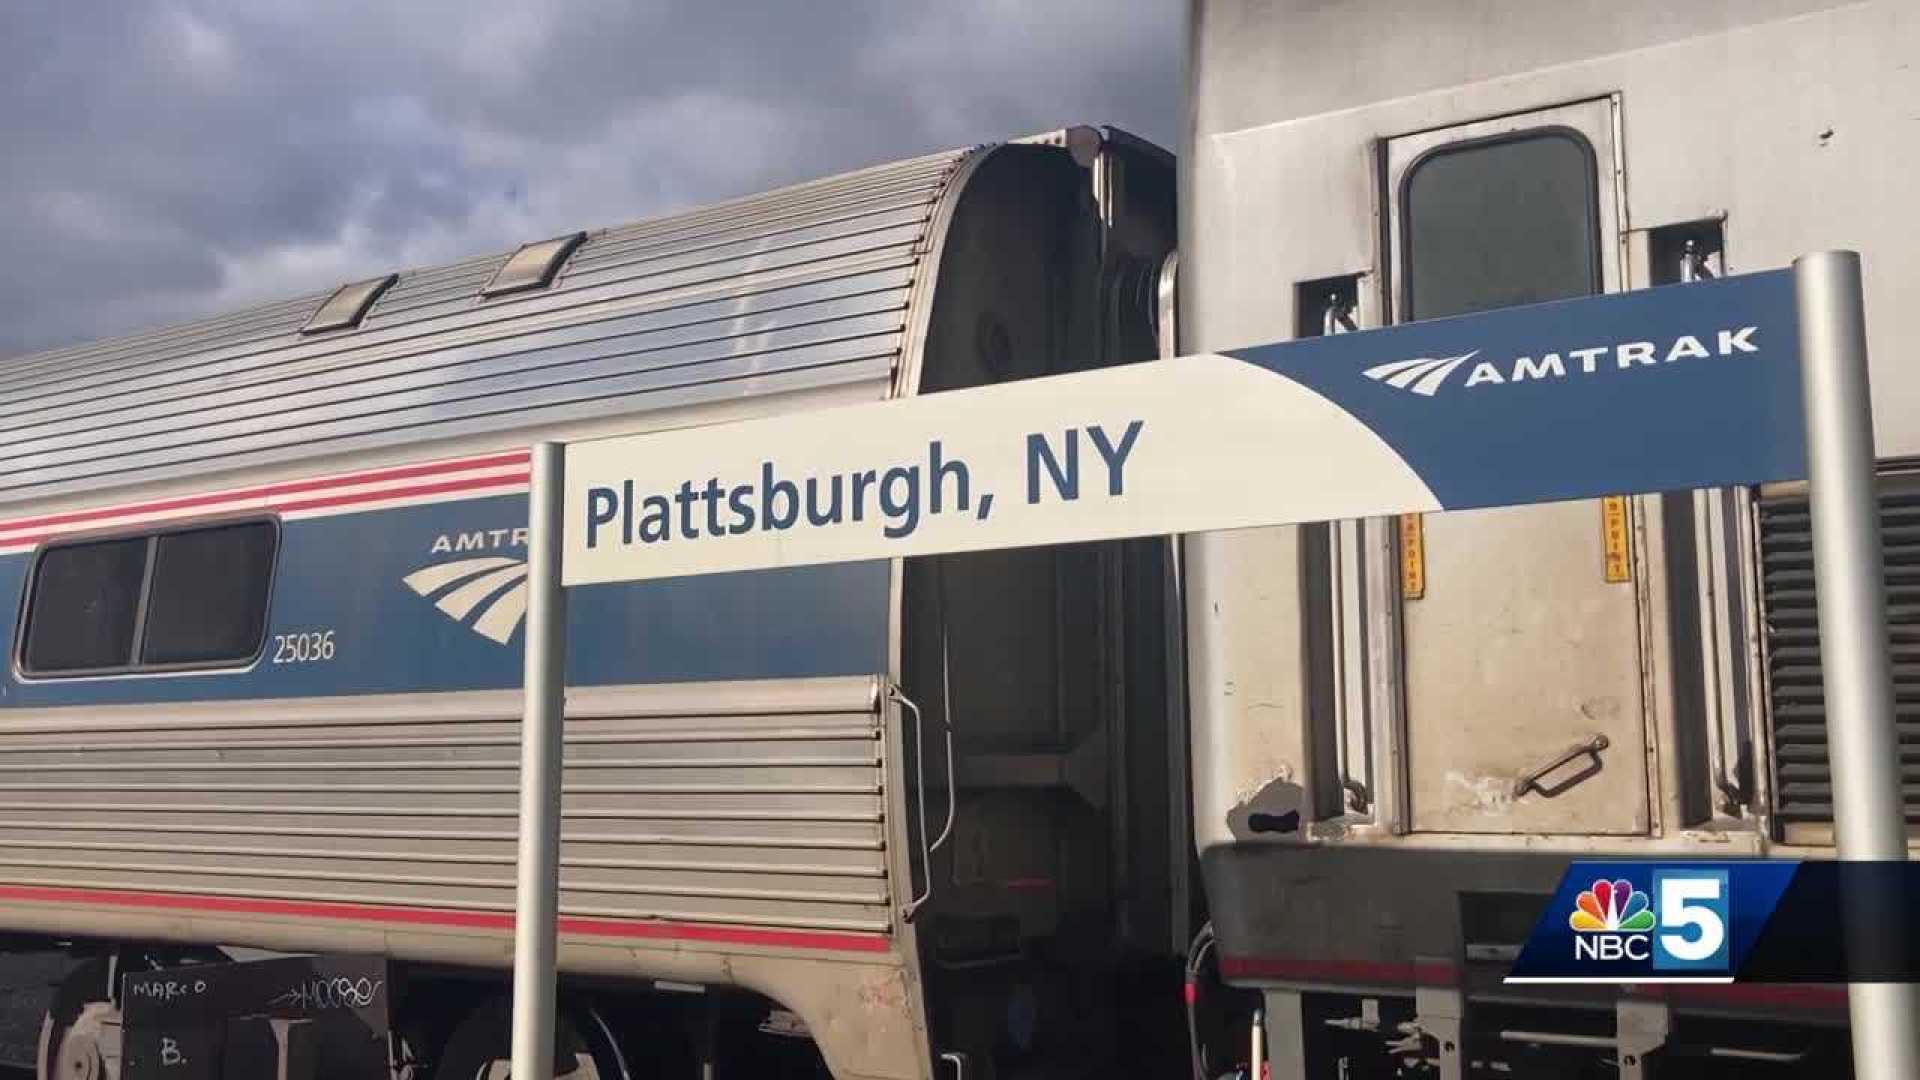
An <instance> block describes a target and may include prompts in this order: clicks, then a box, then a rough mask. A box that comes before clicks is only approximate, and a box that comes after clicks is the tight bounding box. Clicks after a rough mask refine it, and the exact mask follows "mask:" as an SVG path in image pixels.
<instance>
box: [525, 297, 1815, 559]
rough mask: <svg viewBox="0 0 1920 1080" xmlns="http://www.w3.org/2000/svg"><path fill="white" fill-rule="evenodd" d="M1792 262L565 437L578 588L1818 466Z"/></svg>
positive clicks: (1700, 482)
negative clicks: (785, 409)
mask: <svg viewBox="0 0 1920 1080" xmlns="http://www.w3.org/2000/svg"><path fill="white" fill-rule="evenodd" d="M1797 336H1798V330H1797V323H1796V317H1795V308H1794V286H1793V276H1792V272H1791V271H1785V270H1782V271H1775V272H1770V273H1761V274H1752V275H1745V276H1740V277H1732V278H1725V279H1721V280H1717V281H1707V282H1698V283H1692V284H1686V285H1675V286H1668V287H1663V288H1656V289H1647V290H1640V291H1635V292H1626V293H1616V294H1611V295H1606V296H1598V297H1591V298H1582V299H1577V300H1567V301H1560V302H1554V303H1547V304H1539V305H1533V306H1527V307H1519V308H1506V309H1502V310H1499V311H1492V312H1486V313H1483V314H1476V315H1466V316H1460V317H1457V318H1450V319H1441V320H1434V321H1430V322H1420V323H1411V324H1406V325H1403V326H1396V327H1388V328H1385V329H1380V330H1372V331H1365V332H1360V333H1351V334H1340V335H1334V336H1329V337H1318V338H1307V339H1302V340H1297V341H1287V342H1280V343H1274V344H1266V345H1255V346H1252V347H1249V348H1243V349H1233V350H1228V351H1225V352H1220V353H1206V354H1199V355H1191V356H1182V357H1177V358H1173V359H1167V360H1159V361H1152V362H1146V363H1139V364H1132V365H1126V366H1122V367H1116V368H1105V369H1099V370H1094V371H1086V372H1079V373H1074V374H1068V375H1059V376H1053V377H1048V378H1038V379H1029V380H1023V381H1019V382H1011V383H1001V384H995V385H991V386H983V387H977V388H971V389H964V390H955V391H949V392H945V393H937V394H928V395H924V396H918V397H911V398H904V399H898V400H891V401H885V402H876V403H873V404H869V405H856V406H849V407H845V408H838V409H826V410H819V411H814V412H806V413H798V414H788V415H782V416H776V417H770V418H765V419H753V420H745V421H739V422H734V423H727V424H716V425H711V426H705V427H696V428H686V429H679V430H673V431H666V432H658V433H650V434H640V435H632V436H621V437H614V438H608V439H602V440H596V441H590V442H580V443H574V444H572V445H570V446H569V447H568V448H567V451H566V468H565V473H566V480H565V493H564V513H565V518H564V521H565V526H564V540H563V556H562V560H563V561H562V579H563V583H564V584H566V585H580V584H589V583H593V582H605V581H620V580H632V579H639V578H664V577H677V576H682V575H689V574H706V573H719V572H727V571H735V570H750V569H759V568H768V567H781V566H799V565H806V564H812V563H824V562H838V561H849V560H860V559H879V558H894V557H900V556H910V555H928V554H936V553H945V552H961V551H975V550H983V549H989V548H1005V547H1029V546H1037V545H1045V544H1059V543H1068V542H1074V541H1087V540H1105V539H1115V538H1120V537H1128V536H1145V535H1156V534H1166V533H1185V532H1198V531H1204V530H1216V529H1235V528H1244V527H1250V526H1262V525H1280V524H1290V523H1298V522H1309V521H1323V520H1334V519H1343V518H1357V517H1369V516H1376V515H1386V514H1402V513H1416V512H1425V511H1439V510H1460V509H1469V508H1474V507H1487V506H1505V505H1513V504H1520V503H1534V502H1550V501H1556V500H1566V499H1583V498H1593V497H1598V496H1604V495H1612V494H1620V493H1639V492H1653V491H1665V490H1676V489H1685V488H1698V487H1713V486H1721V485H1734V484H1754V483H1762V482H1767V481H1774V480H1785V479H1798V478H1801V477H1804V476H1805V475H1806V445H1805V442H1806V441H1805V434H1804V432H1805V427H1804V418H1803V413H1802V407H1801V396H1800V395H1801V388H1800V371H1799V357H1798V350H1799V345H1798V341H1797Z"/></svg>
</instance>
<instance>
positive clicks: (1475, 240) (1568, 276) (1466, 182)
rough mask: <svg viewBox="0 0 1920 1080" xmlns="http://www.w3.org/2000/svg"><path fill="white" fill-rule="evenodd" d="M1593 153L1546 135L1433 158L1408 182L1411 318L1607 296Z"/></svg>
mask: <svg viewBox="0 0 1920 1080" xmlns="http://www.w3.org/2000/svg"><path fill="white" fill-rule="evenodd" d="M1595 188H1596V179H1595V169H1594V159H1593V147H1592V146H1591V144H1589V143H1588V142H1587V140H1586V139H1585V138H1584V137H1583V136H1582V135H1581V134H1580V133H1579V132H1577V131H1574V130H1572V129H1570V128H1544V129H1536V130H1533V131H1526V132H1521V133H1518V134H1513V135H1501V136H1495V137H1492V138H1488V139H1481V140H1473V141H1468V142H1463V143H1454V144H1451V145H1448V146H1442V147H1439V148H1436V149H1434V150H1432V151H1429V152H1428V153H1427V154H1426V155H1425V156H1423V157H1422V158H1420V159H1419V160H1417V161H1415V162H1414V163H1413V164H1412V165H1411V166H1410V167H1409V168H1408V170H1407V175H1406V179H1405V181H1404V182H1403V184H1402V188H1401V190H1402V198H1403V200H1404V203H1403V209H1402V211H1401V230H1402V236H1403V239H1402V244H1403V254H1404V258H1405V263H1406V275H1407V276H1406V303H1407V318H1409V319H1435V318H1441V317H1444V316H1447V315H1464V314H1466V313H1468V312H1474V311H1486V310H1489V309H1491V308H1501V307H1511V306H1513V305H1516V304H1532V303H1539V302H1540V301H1544V300H1559V299H1562V298H1565V297H1570V296H1586V295H1589V294H1591V293H1596V292H1599V291H1600V288H1601V281H1600V253H1599V224H1598V217H1599V198H1598V195H1597V192H1596V190H1595Z"/></svg>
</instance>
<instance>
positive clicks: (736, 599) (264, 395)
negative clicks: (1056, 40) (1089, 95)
mask: <svg viewBox="0 0 1920 1080" xmlns="http://www.w3.org/2000/svg"><path fill="white" fill-rule="evenodd" d="M1171 170H1172V165H1171V160H1170V159H1169V157H1168V156H1167V155H1166V154H1165V153H1164V152H1163V151H1160V150H1158V149H1156V148H1153V147H1151V146H1149V145H1147V144H1145V143H1142V142H1140V141H1139V140H1136V139H1133V138H1131V137H1129V136H1127V135H1125V134H1124V133H1121V132H1118V131H1112V130H1100V129H1093V128H1073V129H1069V130H1066V131H1062V132H1058V133H1055V134H1052V135H1048V136H1042V137H1037V138H1033V139H1027V140H1020V141H1017V142H1014V143H1008V144H1003V145H993V146H982V147H975V148H971V149H965V150H960V151H956V152H952V153H943V154H937V155H933V156H929V157H924V158H919V159H915V160H912V161H907V162H902V163H899V164H894V165H887V166H882V167H878V168H872V169H867V170H864V171H861V172H856V173H852V174H849V175H846V176H840V177H834V178H831V179H827V180H821V181H817V182H814V183H808V184H802V185H799V186H797V187H791V188H785V189H782V190H779V191H775V192H772V193H770V194H766V195H760V196H756V197H753V198H747V199H740V200H736V201H733V202H729V203H725V204H721V205H718V206H714V207H710V208H707V209H702V210H696V211H692V212H689V213H684V214H678V215H675V216H671V217H667V218H662V219H659V220H655V221H648V222H644V223H641V224H637V225H631V226H625V227H620V228H614V229H608V230H604V231H599V232H593V233H586V234H574V235H569V236H563V237H559V238H555V239H553V240H549V241H543V242H539V243H533V244H529V245H526V246H524V247H522V248H521V249H520V250H518V251H516V252H514V253H511V254H507V255H499V256H491V257H487V258H480V259H472V260H468V261H465V262H461V263H456V264H453V265H450V266H444V267H435V268H431V269H424V270H412V271H405V272H401V273H398V274H394V275H384V276H380V277H376V278H372V279H370V280H368V281H363V282H356V283H351V284H349V285H346V286H343V287H342V288H341V289H339V290H337V291H333V292H331V293H327V294H321V295H315V296H309V297H303V298H299V299H294V300H290V301H286V302H282V303H275V304H269V305H265V306H262V307H259V308H256V309H253V310H249V311H244V312H239V313H236V314H232V315H227V316H222V317H219V318H213V319H207V320H203V321H201V322H198V323H194V324H191V325H187V326H183V327H179V328H176V329H171V330H163V331H158V332H154V333H149V334H141V335H136V336H133V337H128V338H122V339H118V340H113V341H107V342H102V343H97V344H88V345H80V346H75V347H71V348H65V349H59V350H55V351H52V352H47V353H42V354H39V355H34V356H27V357H21V358H16V359H13V360H9V361H7V362H5V363H0V427H4V429H5V431H6V433H7V438H6V439H5V440H4V446H0V610H4V611H5V612H6V617H5V622H4V628H0V646H3V647H4V648H5V651H6V654H7V660H6V664H5V668H6V670H5V671H4V673H0V931H4V932H5V933H6V934H7V935H8V936H7V937H6V939H5V941H6V944H7V954H8V957H7V958H8V960H9V961H10V965H8V966H5V970H6V972H8V973H9V974H8V976H7V977H8V979H9V980H10V981H9V983H8V989H9V990H11V991H13V992H11V993H9V994H8V995H7V996H6V999H5V1002H6V1005H7V1007H8V1008H9V1009H11V1010H12V1012H11V1013H9V1015H8V1022H7V1024H6V1030H7V1031H9V1032H16V1033H17V1032H19V1031H21V1030H24V1029H38V1030H39V1032H40V1034H39V1038H38V1046H37V1047H35V1046H33V1045H31V1042H32V1040H29V1039H24V1038H16V1037H9V1038H7V1039H5V1040H0V1052H3V1053H4V1056H5V1058H6V1061H5V1063H6V1064H15V1065H19V1064H27V1065H34V1064H37V1067H38V1069H39V1073H40V1075H41V1076H42V1077H43V1078H48V1080H50V1078H53V1077H62V1078H69V1077H96V1078H99V1077H114V1076H117V1075H119V1074H120V1073H121V1071H122V1069H123V1066H129V1063H130V1061H131V1055H133V1054H134V1051H133V1050H132V1049H130V1048H129V1047H123V1045H122V1041H121V1038H120V1019H121V1011H120V1006H121V1004H122V1002H121V1000H120V997H119V995H120V992H121V989H120V988H121V985H122V981H121V976H124V975H126V974H127V973H128V972H131V971H144V970H148V969H153V968H166V967H172V966H181V965H187V964H195V963H202V962H208V961H217V960H220V959H222V958H223V957H225V956H227V955H229V954H231V953H233V951H234V950H235V949H236V948H238V947H248V948H252V949H266V950H275V951H280V952H289V953H304V952H315V953H362V954H373V955H376V956H383V957H386V958H388V959H389V960H390V961H391V962H392V963H393V964H394V965H395V966H394V967H393V968H392V971H393V973H394V986H393V990H392V998H391V1004H392V1017H393V1025H394V1032H395V1036H394V1039H393V1042H394V1045H395V1047H396V1050H395V1057H396V1065H395V1069H396V1075H412V1076H415V1077H419V1076H424V1075H433V1076H459V1077H462V1078H463V1080H464V1078H467V1077H472V1076H475V1075H494V1074H493V1073H492V1072H489V1071H487V1070H488V1069H490V1068H491V1063H493V1062H496V1061H501V1060H504V1058H505V1053H506V1027H505V1024H504V1022H503V1020H502V1013H501V1011H500V1010H501V995H502V994H503V993H504V986H505V984H504V981H503V980H502V979H501V978H500V970H501V969H503V968H504V967H505V966H506V965H507V964H508V963H509V961H510V956H511V931H512V910H513V896H514V890H513V877H514V874H513V859H514V814H515V797H514V792H515V789H516V780H517V777H516V767H517V761H516V757H515V750H514V748H515V746H516V745H517V730H518V717H519V715H520V693H519V690H518V687H519V679H520V655H521V654H520V626H521V622H522V618H523V615H524V611H525V604H526V596H525V587H526V586H525V574H526V569H525V564H524V556H525V552H524V548H525V540H526V537H525V523H526V517H525V515H526V505H525V504H526V495H525V492H526V477H527V468H528V466H527V452H526V447H527V446H528V445H529V443H531V442H533V441H536V440H540V439H548V438H555V439H581V438H586V437H591V436H594V435H598V434H605V433H613V432H631V431H644V430H650V429H661V428H668V427H676V426H685V425H693V424H706V423H714V422H718V421H722V420H727V419H733V418H738V417H745V416H753V415H763V414H769V413H774V412H779V411H784V410H797V409H811V408H819V407H823V406H827V405H832V404H839V403H849V402H859V401H873V400H879V399H883V398H887V397H898V396H906V395H912V394H918V393H928V392H935V391H940V390H946V389H950V388H955V387H962V386H969V385H976V384H980V383H986V382H993V381H998V380H1009V379H1018V378H1025V377H1029V376H1034V375H1040V374H1045V373H1049V372H1055V371H1064V370H1069V369H1073V368H1076V367H1084V366H1094V365H1103V364H1114V363H1122V362H1127V361H1131V360H1138V359H1145V358H1149V357H1151V356H1152V355H1153V354H1154V352H1155V349H1156V338H1155V325H1154V322H1153V320H1154V317H1155V310H1156V303H1157V295H1156V292H1155V284H1156V282H1157V279H1158V275H1159V272H1160V268H1161V265H1162V262H1163V259H1164V257H1165V255H1166V253H1167V251H1168V250H1169V249H1170V248H1171V245H1172V222H1173V184H1172V171H1171ZM1166 561H1167V560H1166V558H1165V547H1164V544H1163V543H1161V542H1136V543H1125V544H1120V543H1116V544H1104V545H1080V546H1076V547H1073V548H1066V549H1054V550H1037V551H1024V552H1014V553H1005V554H983V555H967V556H958V557H953V558H943V559H926V560H919V561H916V562H914V563H913V564H911V565H904V566H903V565H902V564H900V563H897V562H896V563H891V564H889V563H887V562H884V561H882V562H878V563H865V564H855V565H852V566H847V567H826V568H812V569H805V570H801V571H796V572H787V571H780V572H772V573H756V574H744V575H724V576H721V577H718V578H709V579H698V580H693V579H689V580H682V581H669V582H656V583H652V584H648V585H641V586H632V587H627V586H622V587H613V588H609V589H604V590H593V591H592V592H591V593H590V594H583V595H582V596H580V597H579V598H577V600H576V602H575V603H574V605H573V610H572V612H571V617H572V621H573V629H572V631H571V632H572V635H573V638H574V641H575V643H576V648H575V649H574V656H573V666H572V668H571V670H570V672H569V681H570V684H571V689H570V690H569V694H568V704H567V722H566V740H567V745H566V753H567V768H566V778H565V810H564V814H563V819H564V820H563V832H564V844H563V846H564V854H563V858H562V867H561V879H562V880H561V885H562V898H561V916H562V923H561V941H560V964H561V969H562V973H563V987H562V994H563V1010H562V1012H563V1017H562V1024H561V1026H562V1043H563V1046H562V1060H563V1071H567V1074H568V1075H572V1076H575V1077H581V1078H584V1077H598V1078H601V1080H613V1078H616V1077H626V1076H636V1077H637V1076H653V1075H668V1074H669V1073H668V1072H667V1070H668V1069H669V1067H672V1068H674V1069H675V1070H676V1071H675V1072H673V1073H672V1074H673V1075H679V1074H680V1073H679V1071H678V1070H679V1069H684V1070H685V1071H686V1073H687V1074H689V1075H691V1074H692V1071H693V1068H694V1066H695V1065H697V1064H703V1063H709V1062H712V1061H714V1060H715V1056H716V1054H717V1057H718V1062H719V1065H720V1067H721V1068H722V1070H723V1074H724V1073H726V1072H730V1071H734V1070H739V1071H742V1072H749V1073H752V1074H755V1075H758V1074H760V1072H759V1071H760V1070H764V1069H767V1068H771V1067H773V1064H770V1063H775V1064H777V1053H776V1051H775V1050H773V1049H769V1047H776V1046H783V1045H791V1044H793V1043H795V1042H801V1043H810V1044H812V1045H817V1047H818V1052H819V1055H820V1057H822V1058H824V1061H825V1064H826V1065H827V1066H828V1067H830V1069H831V1070H832V1072H833V1074H834V1075H836V1076H845V1077H876V1078H879V1077H887V1078H902V1080H907V1078H916V1080H917V1078H923V1077H928V1076H934V1075H939V1076H942V1077H947V1076H953V1075H955V1073H954V1070H955V1069H960V1068H964V1069H965V1070H966V1073H965V1075H967V1076H969V1077H977V1076H981V1075H995V1070H996V1068H1003V1067H1005V1068H1010V1067H1013V1066H1015V1065H1019V1064H1020V1063H1023V1062H1024V1063H1026V1066H1025V1067H1035V1066H1036V1065H1037V1064H1040V1063H1046V1062H1050V1061H1051V1062H1058V1061H1061V1060H1070V1061H1073V1062H1078V1063H1080V1064H1083V1065H1084V1064H1090V1063H1096V1062H1097V1061H1099V1060H1101V1058H1100V1056H1099V1053H1100V1052H1096V1054H1095V1055H1094V1056H1092V1057H1089V1056H1088V1051H1089V1048H1100V1047H1107V1048H1110V1050H1108V1051H1103V1052H1104V1053H1111V1054H1123V1053H1139V1052H1140V1051H1139V1050H1138V1044H1139V1041H1140V1040H1139V1039H1137V1038H1134V1039H1131V1040H1129V1039H1128V1038H1126V1037H1123V1036H1125V1035H1126V1033H1128V1032H1144V1033H1147V1034H1149V1035H1151V1034H1152V1033H1154V1032H1155V1031H1159V1030H1165V1031H1173V1032H1177V1030H1178V1029H1177V1025H1175V1024H1165V1023H1163V1024H1161V1025H1158V1026H1157V1027H1154V1026H1149V1025H1141V1024H1137V1023H1134V1022H1132V1020H1130V1019H1129V1017H1128V1016H1127V1014H1126V1012H1125V1010H1126V1009H1127V1008H1130V1007H1131V1006H1132V1004H1133V1002H1134V1001H1135V999H1136V996H1135V995H1130V994H1129V993H1128V992H1127V987H1128V986H1129V985H1131V980H1136V979H1141V980H1151V981H1152V984H1153V985H1157V986H1162V987H1165V988H1167V989H1166V993H1165V995H1164V996H1165V1000H1164V1002H1163V1004H1165V1005H1166V1007H1167V1008H1168V1010H1169V1012H1168V1017H1169V1018H1172V1017H1175V1016H1177V1002H1176V1001H1175V1000H1174V999H1173V997H1172V988H1173V987H1176V986H1177V985H1178V980H1177V970H1178V964H1177V955H1178V951H1179V948H1180V943H1181V942H1182V941H1183V940H1184V937H1185V934H1186V932H1187V931H1188V930H1189V929H1190V926H1189V922H1190V918H1191V915H1190V912H1189V910H1188V908H1189V906H1190V903H1191V901H1190V899H1189V897H1188V894H1187V893H1185V892H1184V891H1182V890H1184V889H1185V883H1186V874H1187V870H1188V863H1189V855H1188V854H1187V851H1188V849H1187V848H1186V845H1185V843H1184V839H1183V837H1181V836H1180V835H1178V834H1175V833H1172V832H1170V831H1169V830H1168V827H1167V822H1168V821H1169V820H1170V818H1171V817H1172V815H1171V813H1170V811H1172V810H1173V809H1175V808H1178V807H1181V806H1184V803H1185V799H1186V794H1185V791H1184V788H1182V787H1180V786H1179V781H1180V779H1181V774H1180V773H1179V771H1178V770H1171V771H1170V770H1169V769H1168V767H1167V761H1168V759H1169V754H1170V753H1172V754H1173V756H1175V757H1176V758H1177V757H1178V751H1179V750H1180V749H1181V747H1182V745H1183V743H1182V737H1181V736H1180V735H1178V734H1177V733H1176V732H1173V731H1172V730H1170V728H1169V725H1168V722H1167V717H1168V715H1169V714H1170V709H1169V706H1170V703H1171V704H1173V705H1176V706H1177V704H1178V695H1177V692H1175V691H1174V690H1173V688H1174V687H1177V679H1175V678H1170V676H1169V666H1168V665H1169V663H1170V662H1171V661H1170V659H1169V657H1170V653H1169V648H1168V639H1167V635H1166V633H1165V626H1166V620H1167V613H1168V610H1169V605H1168V604H1167V602H1166V579H1165V565H1166ZM1173 655H1175V656H1176V658H1177V654H1173ZM1176 711H1177V710H1176ZM943 824H944V826H945V827H944V828H943V827H942V826H943ZM923 825H924V826H925V827H926V828H927V829H928V830H929V831H930V832H932V833H933V835H928V834H927V833H925V832H922V831H921V830H922V827H923ZM49 965H51V967H50V966H49ZM29 968H30V971H29ZM49 970H57V971H59V972H62V973H64V974H63V977H61V978H57V979H53V980H51V981H50V980H49V979H48V977H47V975H46V974H45V973H46V972H47V971H49ZM23 971H28V972H29V973H28V974H19V973H20V972H23ZM50 983H51V986H50V989H48V990H46V992H44V993H41V994H39V995H38V996H37V997H36V996H35V994H33V993H30V992H28V988H29V984H32V985H35V986H40V987H48V986H49V984H50ZM42 1006H44V1020H43V1019H42V1018H41V1015H40V1013H41V1010H42ZM23 1009H24V1010H26V1011H27V1012H30V1013H31V1014H32V1015H31V1016H15V1015H12V1013H19V1012H21V1011H22V1010H23ZM796 1037H797V1038H796ZM762 1044H765V1045H762ZM1174 1045H1175V1046H1176V1049H1177V1040H1176V1042H1175V1044H1174ZM1130 1046H1131V1047H1132V1049H1129V1047H1130ZM716 1047H717V1049H716ZM35 1057H37V1059H38V1060H37V1062H35V1061H34V1060H32V1059H33V1058H35ZM146 1064H151V1063H150V1062H149V1063H146ZM1000 1075H1006V1073H1005V1072H1001V1073H1000Z"/></svg>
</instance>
